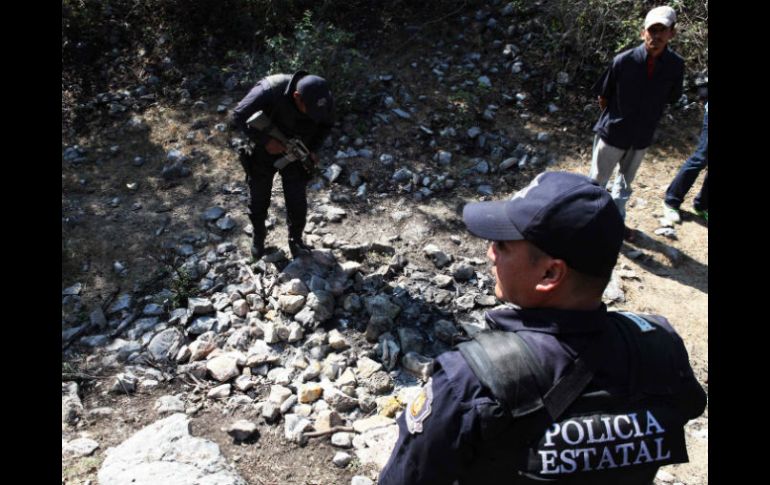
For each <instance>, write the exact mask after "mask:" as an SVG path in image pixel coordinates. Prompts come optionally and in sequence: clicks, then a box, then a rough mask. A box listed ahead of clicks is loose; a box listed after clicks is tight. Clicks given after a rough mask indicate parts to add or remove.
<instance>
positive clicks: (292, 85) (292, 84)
mask: <svg viewBox="0 0 770 485" xmlns="http://www.w3.org/2000/svg"><path fill="white" fill-rule="evenodd" d="M307 75H308V72H307V71H297V72H295V73H294V74H293V75H292V76H291V80H290V81H289V84H287V85H286V90H285V91H284V92H283V94H284V95H285V96H289V97H291V95H292V94H293V93H294V91H296V90H297V82H299V80H300V79H302V78H303V77H305V76H307Z"/></svg>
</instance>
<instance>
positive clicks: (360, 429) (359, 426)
mask: <svg viewBox="0 0 770 485" xmlns="http://www.w3.org/2000/svg"><path fill="white" fill-rule="evenodd" d="M395 423H396V421H395V420H394V419H393V418H386V417H385V416H379V415H374V416H371V417H369V418H364V419H359V420H356V421H354V422H353V430H354V431H355V432H356V433H365V432H367V431H369V430H372V429H376V428H382V427H385V426H390V425H392V424H395Z"/></svg>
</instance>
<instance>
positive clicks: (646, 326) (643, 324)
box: [619, 312, 655, 332]
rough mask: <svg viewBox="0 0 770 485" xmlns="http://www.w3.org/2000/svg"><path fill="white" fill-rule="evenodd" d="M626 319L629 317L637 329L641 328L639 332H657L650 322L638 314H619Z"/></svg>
mask: <svg viewBox="0 0 770 485" xmlns="http://www.w3.org/2000/svg"><path fill="white" fill-rule="evenodd" d="M619 313H620V314H621V315H623V316H624V317H628V318H629V319H630V320H631V321H632V322H634V323H635V324H636V326H637V327H639V330H641V331H642V332H652V331H653V330H655V327H653V326H652V325H651V324H650V322H648V321H647V320H645V319H644V318H642V317H640V316H639V315H637V314H636V313H631V312H619Z"/></svg>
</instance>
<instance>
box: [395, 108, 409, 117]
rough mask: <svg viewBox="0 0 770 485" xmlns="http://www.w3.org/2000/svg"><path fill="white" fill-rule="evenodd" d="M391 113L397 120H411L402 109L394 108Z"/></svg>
mask: <svg viewBox="0 0 770 485" xmlns="http://www.w3.org/2000/svg"><path fill="white" fill-rule="evenodd" d="M391 111H392V112H394V113H395V114H396V116H398V117H399V118H403V119H405V120H408V119H411V118H412V115H410V114H409V113H407V112H406V111H404V110H402V109H399V108H395V109H392V110H391Z"/></svg>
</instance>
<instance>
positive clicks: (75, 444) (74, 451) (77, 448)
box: [62, 438, 99, 456]
mask: <svg viewBox="0 0 770 485" xmlns="http://www.w3.org/2000/svg"><path fill="white" fill-rule="evenodd" d="M97 448H99V443H97V442H96V441H94V440H92V439H89V438H77V439H74V440H72V441H70V442H69V443H67V444H66V445H64V446H63V447H62V453H67V454H70V455H74V456H89V455H90V454H92V453H93V452H94V451H96V449H97Z"/></svg>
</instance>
